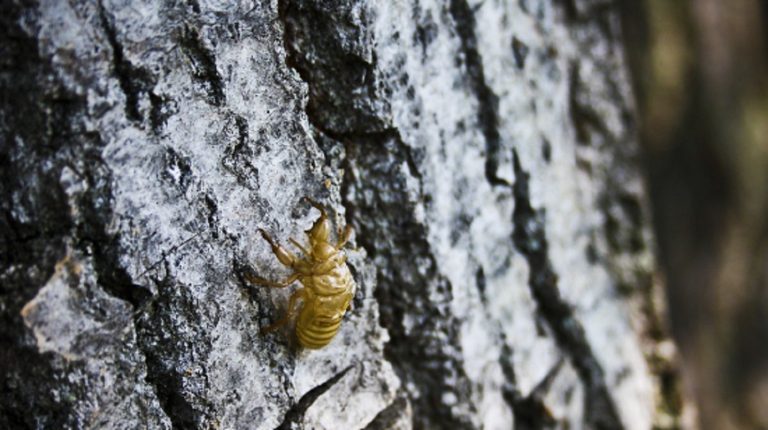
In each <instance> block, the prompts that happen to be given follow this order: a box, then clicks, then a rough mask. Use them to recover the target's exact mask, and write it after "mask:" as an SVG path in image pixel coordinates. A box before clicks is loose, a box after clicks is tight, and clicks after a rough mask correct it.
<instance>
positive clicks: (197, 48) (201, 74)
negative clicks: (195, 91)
mask: <svg viewBox="0 0 768 430" xmlns="http://www.w3.org/2000/svg"><path fill="white" fill-rule="evenodd" d="M179 46H180V47H181V50H182V52H184V54H185V55H186V56H187V57H188V58H189V60H190V61H191V62H192V67H193V70H192V77H193V78H194V79H195V80H196V81H197V82H199V83H200V84H202V85H203V86H204V87H205V89H206V92H207V93H208V99H209V101H210V103H211V104H212V105H213V106H221V105H223V104H224V103H225V102H226V96H225V94H224V81H223V80H222V78H221V75H220V74H219V71H218V70H217V69H216V57H215V56H214V54H213V52H212V51H211V50H210V49H208V47H207V46H205V43H203V40H202V39H201V38H200V34H199V33H198V32H197V30H195V29H194V28H192V27H189V26H186V27H185V28H184V30H183V31H182V33H181V37H180V38H179Z"/></svg>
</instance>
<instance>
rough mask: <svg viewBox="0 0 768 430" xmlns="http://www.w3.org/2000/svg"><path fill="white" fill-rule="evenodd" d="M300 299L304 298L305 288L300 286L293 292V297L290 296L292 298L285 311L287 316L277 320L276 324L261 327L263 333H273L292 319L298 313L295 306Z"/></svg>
mask: <svg viewBox="0 0 768 430" xmlns="http://www.w3.org/2000/svg"><path fill="white" fill-rule="evenodd" d="M298 299H302V300H304V289H303V288H300V289H298V290H296V291H294V293H293V294H291V298H290V300H288V310H287V311H286V312H285V316H284V317H282V318H281V319H279V320H278V321H276V322H275V323H274V324H271V325H268V326H266V327H264V328H262V329H261V334H267V333H271V332H273V331H275V330H277V329H278V328H280V327H282V326H284V325H285V324H287V323H288V321H290V320H291V318H292V317H293V315H294V314H295V313H296V311H295V309H294V308H295V307H296V301H297V300H298Z"/></svg>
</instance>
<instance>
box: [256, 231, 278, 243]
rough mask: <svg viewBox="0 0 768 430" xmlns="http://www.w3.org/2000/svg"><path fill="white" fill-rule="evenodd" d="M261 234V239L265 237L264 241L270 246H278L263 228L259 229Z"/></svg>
mask: <svg viewBox="0 0 768 430" xmlns="http://www.w3.org/2000/svg"><path fill="white" fill-rule="evenodd" d="M259 233H261V237H263V238H264V240H266V241H267V242H269V244H270V245H272V246H277V244H275V241H274V240H273V239H272V236H270V235H269V233H267V232H266V231H265V230H264V229H263V228H260V229H259Z"/></svg>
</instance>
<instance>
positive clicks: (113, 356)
mask: <svg viewBox="0 0 768 430" xmlns="http://www.w3.org/2000/svg"><path fill="white" fill-rule="evenodd" d="M406 3H408V4H406ZM2 7H3V9H4V10H3V11H2V13H0V20H2V29H1V30H0V31H1V32H2V33H1V34H2V36H0V38H1V39H0V40H1V41H2V42H1V43H2V45H1V46H2V49H3V53H2V57H1V58H2V73H1V74H0V76H1V77H2V78H1V79H2V108H1V109H2V112H0V115H1V116H0V127H1V128H2V132H3V135H2V136H3V138H2V139H3V140H2V153H1V154H0V156H2V158H0V166H1V169H2V171H1V173H0V174H1V175H2V183H1V184H0V187H1V188H0V190H2V200H0V204H1V205H2V217H0V223H2V247H1V252H2V255H1V258H2V266H1V267H0V268H1V269H2V273H1V274H0V282H1V283H2V298H1V300H2V301H1V302H0V315H2V318H3V321H2V322H3V324H2V326H0V330H2V342H3V348H2V349H3V351H2V353H0V363H2V373H3V390H2V394H0V396H1V397H0V398H1V399H2V401H1V402H0V411H1V413H0V426H2V427H3V428H126V429H127V428H153V429H154V428H177V429H182V428H201V429H202V428H212V429H213V428H221V429H240V428H265V429H271V428H304V429H358V428H370V429H385V428H419V429H423V428H446V429H464V428H467V429H472V428H484V429H497V428H499V429H508V428H511V427H514V428H518V429H527V428H530V429H536V428H549V427H557V428H596V429H618V428H627V429H648V428H651V427H653V426H657V427H659V428H674V427H676V426H678V425H679V424H680V419H681V410H682V403H681V399H680V396H679V392H678V388H677V375H676V372H675V368H674V366H673V358H674V348H673V347H672V346H671V343H670V342H669V340H668V339H667V337H666V334H665V332H664V330H663V328H662V325H661V323H660V321H661V320H660V309H659V293H660V292H659V284H658V282H657V281H656V280H655V278H654V275H653V274H654V269H655V268H654V258H653V253H652V249H653V238H652V236H651V234H650V230H649V225H648V217H647V209H646V202H645V201H646V200H645V195H644V189H643V183H642V181H641V178H640V177H639V175H638V171H637V170H636V158H637V152H636V151H637V145H636V142H635V134H636V126H635V124H634V106H633V104H632V101H631V96H630V91H629V88H628V79H627V76H626V75H627V70H626V67H625V64H624V61H623V50H622V47H621V44H620V29H619V28H618V20H617V15H616V13H615V11H614V7H613V6H612V4H611V3H609V2H605V1H586V0H585V1H576V0H570V1H567V0H565V1H555V0H552V1H547V0H528V1H520V2H507V4H503V3H502V2H474V1H472V2H470V1H467V0H450V1H448V2H429V1H421V2H419V1H415V2H374V1H365V0H348V1H338V2H333V4H332V5H331V2H324V1H321V0H314V1H296V0H277V1H274V2H250V1H242V2H215V1H197V0H188V1H186V2H180V1H179V2H166V3H164V4H162V5H158V4H156V3H155V2H149V1H147V2H133V1H131V2H120V1H115V0H103V1H101V2H94V1H86V0H82V1H77V0H71V1H69V2H62V1H41V2H40V4H30V5H26V4H23V2H3V6H2ZM304 196H309V197H311V198H313V199H315V200H317V201H320V202H322V203H323V204H326V205H328V207H329V208H330V209H331V213H332V214H333V218H334V220H335V221H336V222H337V224H339V225H343V224H345V223H349V224H350V225H352V226H353V227H354V228H355V231H356V233H355V235H354V236H353V240H352V243H351V245H350V246H348V250H347V255H348V265H349V267H350V268H351V270H352V272H353V274H354V277H355V280H356V282H357V285H358V290H357V294H356V296H355V299H354V304H353V307H352V309H351V310H350V311H349V312H348V313H347V316H346V317H345V320H344V323H343V325H342V328H341V330H340V332H339V333H338V335H337V336H336V338H334V340H333V341H332V343H331V344H330V345H329V346H327V347H325V348H323V349H320V350H316V351H309V350H303V349H301V348H300V347H299V346H298V344H297V341H296V335H295V333H294V331H293V330H292V329H291V328H285V329H283V330H278V331H277V332H275V333H272V334H268V335H261V334H260V328H261V327H264V326H266V325H268V324H270V323H272V322H274V321H276V320H277V319H278V318H280V317H281V316H282V315H283V314H284V313H285V312H286V307H287V302H288V296H289V295H290V293H291V291H290V290H291V289H292V288H289V289H285V290H278V289H268V288H265V287H256V286H253V285H251V284H249V283H248V282H246V279H245V275H247V274H253V275H256V276H260V277H263V278H267V279H271V280H278V279H283V278H284V277H285V276H287V274H288V271H287V269H285V268H284V267H283V266H281V265H280V263H279V262H278V261H277V259H276V258H275V256H274V255H273V254H272V251H271V249H270V247H269V246H268V244H267V243H266V242H265V241H264V240H263V239H262V238H261V237H260V235H259V234H258V229H259V228H262V229H264V230H266V231H267V232H269V233H270V234H271V235H272V236H273V237H275V239H277V240H278V241H280V242H281V243H287V241H288V238H290V237H293V238H296V239H298V240H299V241H300V242H303V241H304V240H305V238H306V236H304V234H303V231H304V230H306V229H308V228H309V226H310V225H311V223H312V222H313V221H314V219H315V218H316V217H317V216H318V215H317V212H316V211H315V210H314V209H311V207H310V206H309V205H308V204H306V203H305V202H303V201H302V200H301V198H302V197H304ZM293 288H295V287H293Z"/></svg>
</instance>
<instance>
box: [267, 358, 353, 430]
mask: <svg viewBox="0 0 768 430" xmlns="http://www.w3.org/2000/svg"><path fill="white" fill-rule="evenodd" d="M353 367H354V366H353V365H350V366H347V368H345V369H344V370H342V371H341V372H339V373H337V374H336V375H334V376H332V377H331V378H330V379H328V380H327V381H325V382H323V383H322V384H320V385H318V386H317V387H315V388H313V389H311V390H309V391H307V392H306V394H304V395H303V396H301V398H300V399H299V401H298V402H296V404H295V405H293V406H292V407H291V408H290V409H288V412H287V413H286V414H285V418H284V419H283V422H282V423H280V425H279V426H277V427H275V430H291V429H292V428H294V425H297V424H299V423H301V421H302V420H303V419H304V415H305V414H306V413H307V410H308V409H309V408H310V406H312V404H314V403H315V401H316V400H317V399H318V398H319V397H320V396H322V395H323V394H325V392H326V391H328V390H330V389H331V387H333V386H334V385H336V383H337V382H339V380H341V378H343V377H344V375H346V374H347V372H349V371H350V370H351V369H352V368H353Z"/></svg>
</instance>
